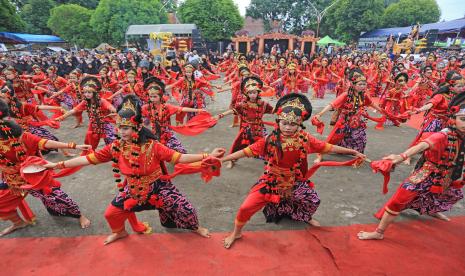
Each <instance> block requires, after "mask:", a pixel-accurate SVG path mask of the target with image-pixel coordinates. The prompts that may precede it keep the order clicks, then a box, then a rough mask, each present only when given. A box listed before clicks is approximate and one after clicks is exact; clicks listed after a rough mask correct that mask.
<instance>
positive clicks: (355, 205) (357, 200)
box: [0, 82, 465, 237]
mask: <svg viewBox="0 0 465 276" xmlns="http://www.w3.org/2000/svg"><path fill="white" fill-rule="evenodd" d="M218 83H221V82H218ZM230 95H231V93H229V92H225V93H221V94H219V95H217V98H216V101H215V102H211V103H209V105H208V107H207V109H208V110H209V111H211V113H212V114H217V113H219V112H221V111H224V110H226V109H227V107H228V105H229V100H230V97H231V96H230ZM332 99H334V95H332V94H330V95H328V96H327V97H326V99H324V100H312V104H313V106H314V110H315V111H314V114H315V112H318V111H319V110H321V109H322V108H323V107H324V106H325V105H326V104H328V103H329V102H330V101H331V100H332ZM270 102H272V104H273V105H274V103H275V101H270ZM84 117H86V115H84ZM329 117H330V114H325V116H324V117H323V120H324V122H325V123H326V124H327V125H328V124H329V119H330V118H329ZM86 119H87V118H86ZM266 120H268V121H272V120H274V118H273V116H271V115H270V116H267V117H266ZM231 122H232V117H226V118H224V119H223V120H221V121H220V122H219V123H218V125H216V126H215V127H214V128H212V129H209V130H207V131H206V132H205V133H203V134H201V135H199V136H196V137H186V136H179V135H178V137H179V138H180V140H181V141H182V143H183V145H184V146H185V147H186V148H187V150H188V151H189V152H190V153H198V152H202V151H210V150H212V149H213V148H214V147H224V148H226V149H228V150H229V147H230V145H231V143H232V141H233V139H234V138H235V136H236V133H237V131H238V129H237V128H230V127H229V125H230V124H231ZM73 124H74V119H73V118H68V120H67V121H66V122H64V123H63V124H62V125H63V126H62V128H61V129H59V130H53V132H54V133H55V134H56V135H57V136H58V137H59V138H60V140H61V141H76V142H83V140H84V134H85V128H84V127H81V128H78V129H72V128H71V126H72V125H73ZM306 125H307V131H309V132H310V133H311V134H312V135H315V136H316V137H319V138H322V139H324V137H326V136H323V137H322V136H319V135H318V134H317V133H316V131H315V128H314V127H311V126H310V124H309V122H307V123H306ZM416 132H417V131H416V130H415V129H412V128H410V127H408V126H406V125H403V126H401V127H387V128H386V129H385V130H384V131H377V130H374V124H370V126H369V129H368V145H367V148H366V154H367V156H368V157H369V158H370V159H371V160H377V159H380V158H381V157H383V156H384V155H387V154H389V153H400V152H402V151H403V150H405V149H406V147H407V146H408V144H409V143H410V142H411V140H412V139H413V138H414V136H415V134H416ZM327 134H328V128H326V129H325V133H324V135H327ZM101 145H102V144H101ZM46 158H47V159H49V160H52V161H58V160H62V159H63V156H62V155H61V154H58V153H52V154H49V155H48V156H47V157H46ZM314 158H315V156H313V155H311V156H309V163H310V164H311V163H312V162H313V159H314ZM327 159H339V160H343V159H344V158H343V157H339V156H328V157H327ZM262 168H263V161H260V160H256V159H242V160H240V161H239V162H238V164H237V166H236V167H234V168H233V169H231V170H228V169H226V168H223V169H222V172H221V177H219V178H215V179H213V180H212V181H211V182H210V183H208V184H205V183H203V182H202V181H201V179H200V176H198V175H189V176H179V177H177V178H175V179H174V183H175V185H176V186H177V187H178V189H180V190H181V191H182V192H183V193H184V194H185V195H186V196H187V197H188V198H189V200H190V201H191V202H192V203H193V204H194V206H195V207H196V208H197V211H198V214H199V219H200V223H201V224H202V225H203V226H205V227H207V228H209V229H210V230H211V231H213V232H223V231H229V230H230V229H231V227H232V226H233V221H234V217H235V214H236V211H237V209H238V207H239V206H240V204H241V202H242V200H243V199H244V198H245V196H246V195H247V192H248V190H249V189H250V187H252V185H253V184H254V183H255V181H256V180H257V178H258V177H259V176H260V174H261V173H262ZM412 168H413V166H399V167H398V168H397V169H396V171H395V172H394V173H392V178H391V182H390V191H389V194H388V195H383V194H382V192H381V189H382V188H381V186H382V181H383V178H382V176H381V175H378V174H376V175H375V174H373V173H372V172H371V169H370V168H369V166H368V164H365V165H363V166H362V167H360V168H358V169H354V168H351V167H339V168H322V169H320V170H319V171H318V172H317V173H316V174H315V175H314V177H313V178H312V181H313V182H314V183H315V185H316V189H317V192H318V194H319V196H320V198H321V205H320V207H319V209H318V211H317V212H316V214H315V218H316V219H317V220H319V221H320V222H321V224H322V225H328V226H334V225H349V224H360V223H375V222H376V219H375V218H374V217H373V215H372V214H373V213H374V212H376V211H377V210H378V208H380V207H381V206H382V205H383V203H384V202H385V201H386V200H387V199H388V198H389V196H390V195H391V194H392V193H393V192H394V191H395V189H396V187H397V185H398V184H399V183H400V182H401V181H402V180H403V179H404V178H405V177H407V176H408V173H409V172H410V171H411V170H412ZM60 181H61V182H62V188H63V190H64V191H66V192H67V193H68V194H69V195H70V196H71V197H72V198H73V199H74V200H75V201H76V202H78V204H79V205H80V207H81V210H82V212H83V213H84V214H86V216H88V217H89V218H90V219H91V221H92V225H91V226H90V228H88V229H86V230H82V229H80V228H79V227H78V221H77V220H75V219H71V218H62V217H53V216H50V215H49V214H48V213H47V211H46V210H45V208H44V207H43V205H42V203H41V202H40V201H39V200H37V199H36V198H34V197H32V196H29V197H28V198H27V201H28V202H29V203H30V206H31V208H32V209H33V210H34V212H35V213H36V216H37V224H36V225H35V226H33V227H28V228H26V229H22V230H20V231H17V232H15V233H13V234H11V235H9V236H8V237H45V236H80V235H101V234H106V233H108V232H109V228H108V226H107V224H106V221H105V219H104V217H103V213H104V210H105V208H106V207H107V205H108V204H109V203H110V201H111V200H112V199H113V197H114V195H115V193H116V191H117V189H116V187H115V184H114V179H113V176H112V172H111V166H110V163H107V164H102V165H98V166H88V167H86V168H84V169H82V170H81V171H79V172H78V173H76V174H74V175H71V176H69V177H66V178H62V179H61V180H60ZM464 211H465V205H464V203H463V201H462V202H459V203H457V204H456V205H455V206H454V208H453V210H452V211H451V212H450V213H449V214H446V215H451V216H454V215H459V214H462V215H463V214H464ZM138 217H139V218H140V219H141V220H143V221H148V222H149V223H150V224H151V226H152V227H153V229H154V231H155V232H158V233H159V232H167V231H169V232H176V231H177V230H170V229H164V228H163V227H162V226H160V223H159V220H158V213H157V212H156V211H145V212H142V213H138ZM419 218H420V217H419V216H418V215H417V214H416V213H415V212H413V211H412V212H410V211H407V212H405V213H404V214H402V215H401V216H400V218H399V219H400V220H405V219H419ZM422 218H424V217H422ZM7 225H8V224H7V223H6V222H0V228H4V227H6V226H7ZM304 227H306V225H305V224H303V223H298V222H294V221H290V220H282V221H281V222H280V223H279V224H274V223H266V222H265V219H264V217H263V215H262V213H261V212H260V213H257V214H256V215H255V216H254V217H253V218H252V219H251V221H250V223H249V224H248V225H247V226H246V228H245V229H246V230H249V231H254V230H284V229H286V230H288V229H302V228H304ZM128 228H129V227H128Z"/></svg>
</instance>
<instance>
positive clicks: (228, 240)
mask: <svg viewBox="0 0 465 276" xmlns="http://www.w3.org/2000/svg"><path fill="white" fill-rule="evenodd" d="M240 238H242V235H241V234H238V235H235V234H234V233H231V234H229V236H227V237H226V238H224V239H223V246H224V248H226V249H229V248H231V246H232V245H233V243H234V242H235V241H236V240H238V239H240Z"/></svg>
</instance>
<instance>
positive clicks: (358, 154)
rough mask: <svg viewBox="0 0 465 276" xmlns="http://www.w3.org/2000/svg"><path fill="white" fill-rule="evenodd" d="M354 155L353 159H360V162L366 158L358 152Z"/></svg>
mask: <svg viewBox="0 0 465 276" xmlns="http://www.w3.org/2000/svg"><path fill="white" fill-rule="evenodd" d="M354 155H355V157H357V158H360V159H362V160H365V159H366V158H367V156H366V155H365V154H363V153H361V152H358V151H356V152H355V153H354Z"/></svg>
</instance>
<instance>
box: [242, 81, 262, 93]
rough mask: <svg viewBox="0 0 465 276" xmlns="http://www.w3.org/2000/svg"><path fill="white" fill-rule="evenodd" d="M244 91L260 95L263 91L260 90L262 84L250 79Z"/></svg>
mask: <svg viewBox="0 0 465 276" xmlns="http://www.w3.org/2000/svg"><path fill="white" fill-rule="evenodd" d="M244 90H245V91H244V92H245V93H249V92H250V91H258V92H259V93H260V92H261V91H262V90H261V88H260V83H258V82H257V81H256V80H254V79H250V80H248V81H247V82H246V83H245V85H244Z"/></svg>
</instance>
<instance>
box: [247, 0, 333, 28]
mask: <svg viewBox="0 0 465 276" xmlns="http://www.w3.org/2000/svg"><path fill="white" fill-rule="evenodd" d="M331 3H332V1H331V0H301V1H292V0H281V1H277V0H252V1H251V2H250V5H249V6H248V7H247V9H246V15H247V16H250V17H252V18H255V19H257V18H260V19H262V20H263V23H264V24H265V26H264V27H265V31H270V30H271V23H272V21H273V20H279V21H280V22H281V23H282V28H283V30H284V31H286V32H291V33H295V34H300V33H301V32H302V31H303V30H305V29H308V28H309V26H311V27H315V28H316V25H315V26H314V24H313V23H316V22H317V20H316V15H317V13H318V12H321V11H322V10H324V9H325V8H326V7H327V6H329V5H330V4H331Z"/></svg>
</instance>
